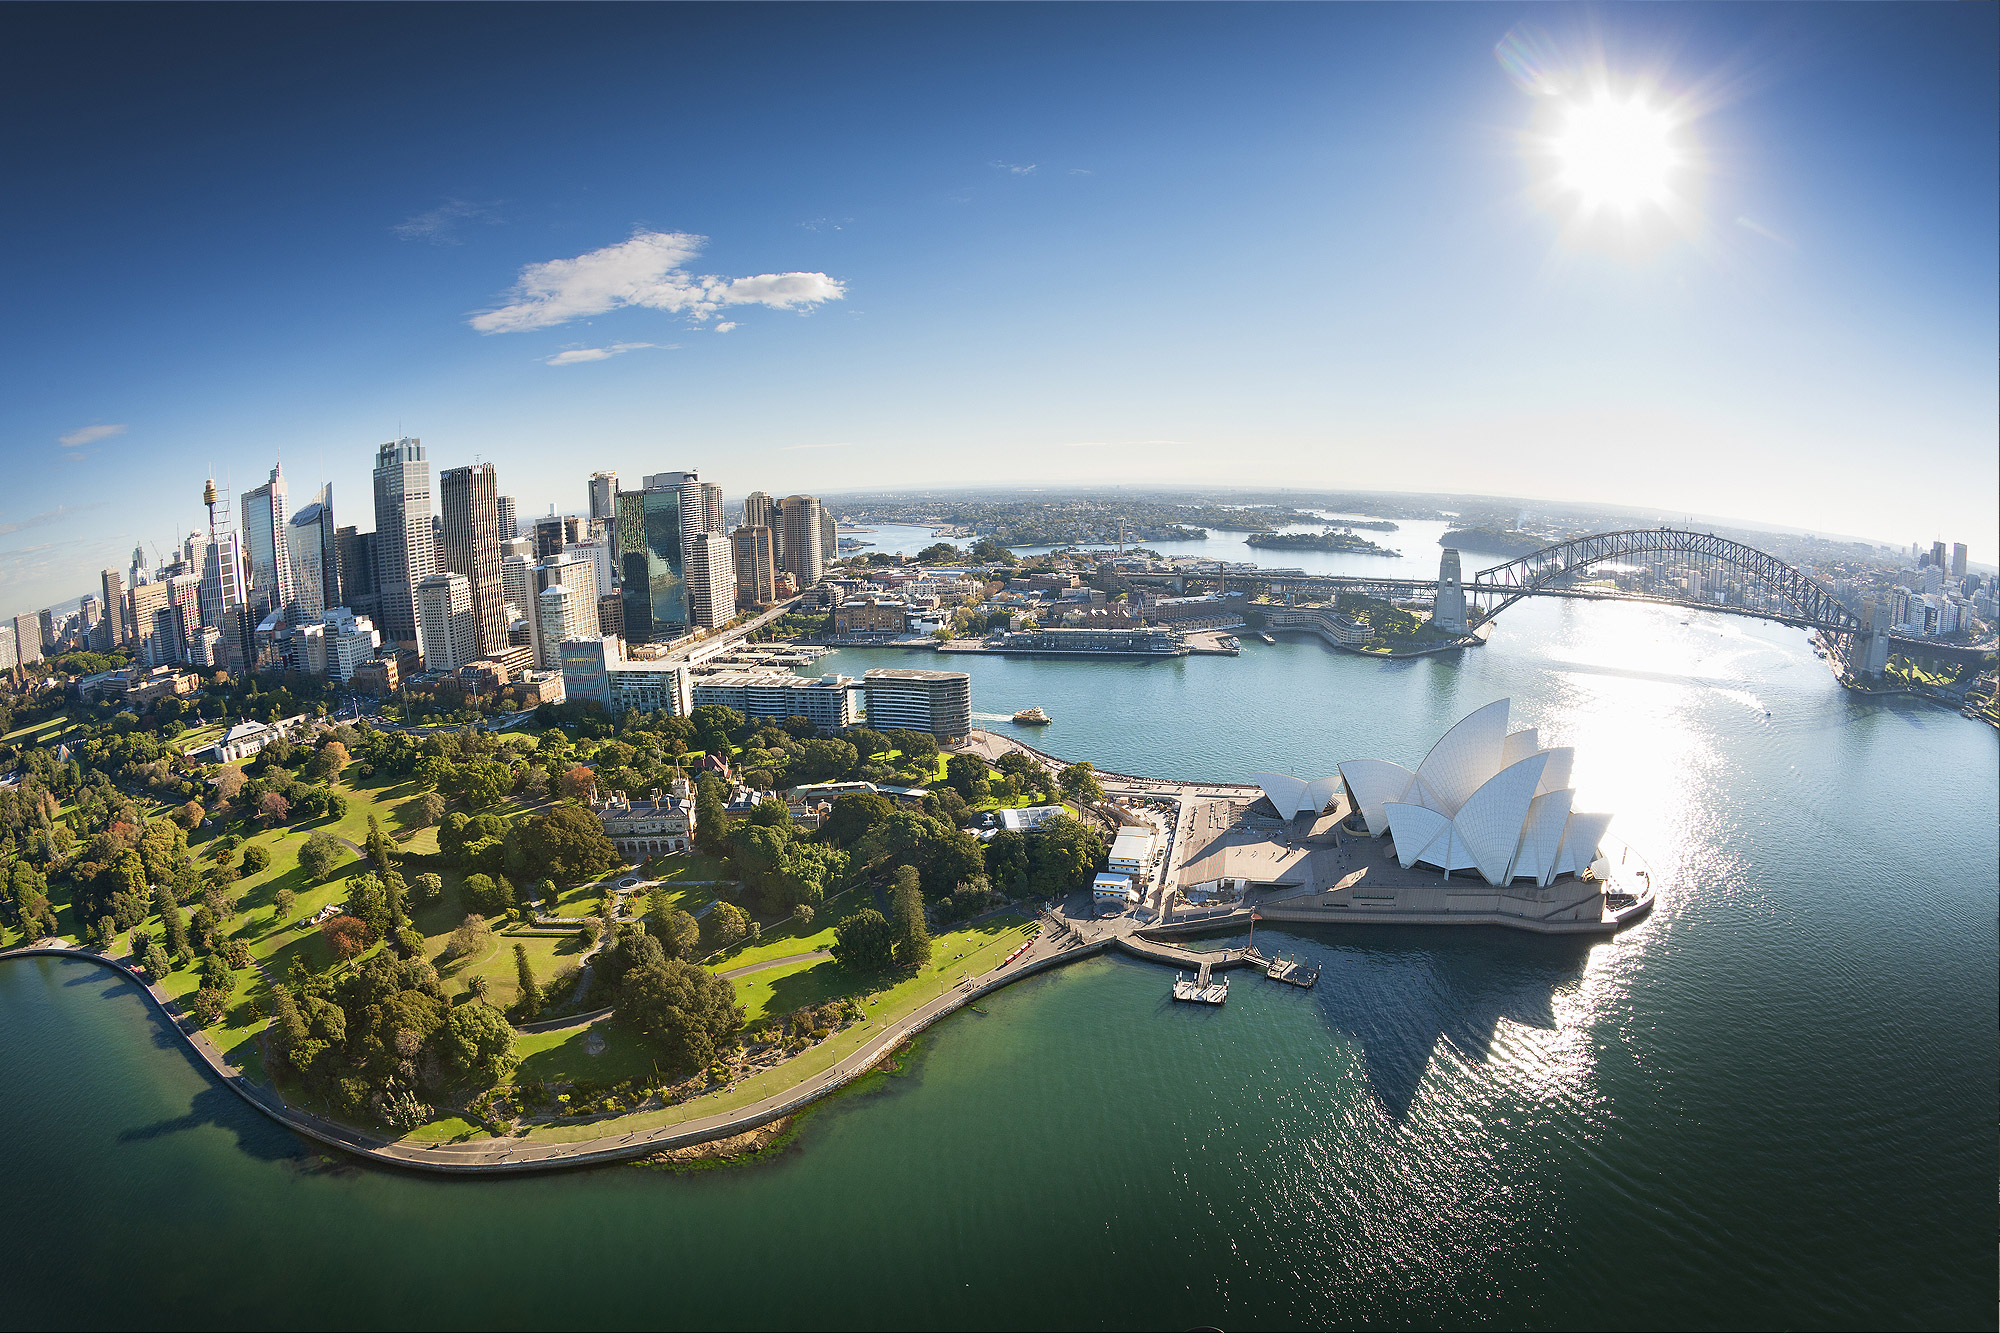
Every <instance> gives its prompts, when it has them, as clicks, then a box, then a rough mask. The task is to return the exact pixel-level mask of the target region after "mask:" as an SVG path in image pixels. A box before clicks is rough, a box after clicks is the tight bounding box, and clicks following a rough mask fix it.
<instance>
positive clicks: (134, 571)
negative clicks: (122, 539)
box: [125, 546, 153, 588]
mask: <svg viewBox="0 0 2000 1333" xmlns="http://www.w3.org/2000/svg"><path fill="white" fill-rule="evenodd" d="M125 573H126V580H125V581H126V582H127V583H130V584H131V585H132V586H133V587H135V588H136V587H138V586H139V585H140V584H142V583H151V582H152V581H153V567H152V566H151V565H149V564H147V563H146V548H145V547H143V546H134V547H133V548H132V567H131V568H130V569H128V570H126V571H125Z"/></svg>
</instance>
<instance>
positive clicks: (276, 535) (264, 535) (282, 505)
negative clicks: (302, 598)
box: [240, 463, 292, 607]
mask: <svg viewBox="0 0 2000 1333" xmlns="http://www.w3.org/2000/svg"><path fill="white" fill-rule="evenodd" d="M289 498H290V497H289V495H288V494H287V491H286V487H285V469H284V464H283V463H280V464H279V465H278V466H276V467H274V468H272V469H271V479H270V480H269V481H267V482H265V483H264V484H263V485H262V486H258V487H256V488H254V489H252V490H247V491H245V492H243V495H242V496H241V500H240V502H241V504H242V506H243V555H244V559H245V561H246V562H247V563H248V564H249V567H250V591H251V594H252V595H253V596H252V599H253V600H254V601H255V602H256V603H257V605H259V606H262V607H273V606H276V607H285V606H290V605H291V602H292V562H291V557H290V556H289V555H288V554H287V552H286V549H285V537H286V535H287V534H286V513H285V511H286V508H287V504H288V501H289Z"/></svg>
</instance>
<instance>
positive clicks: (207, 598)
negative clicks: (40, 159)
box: [196, 477, 256, 675]
mask: <svg viewBox="0 0 2000 1333" xmlns="http://www.w3.org/2000/svg"><path fill="white" fill-rule="evenodd" d="M201 502H202V503H203V504H204V505H206V506H207V507H208V547H207V550H206V552H205V553H204V555H203V558H202V565H201V623H202V625H203V627H204V628H209V629H213V630H215V631H216V633H217V634H219V635H220V636H221V641H220V644H219V647H220V648H221V649H222V655H221V658H220V660H210V661H207V662H201V661H200V657H199V656H197V658H196V661H197V663H199V664H200V665H202V666H216V667H224V668H227V669H228V671H229V673H230V674H231V675H242V674H243V673H244V672H245V671H246V670H247V669H248V668H249V664H250V653H249V648H250V641H251V635H252V634H253V633H254V632H255V630H256V626H255V625H254V624H246V623H245V622H246V621H248V620H249V618H250V608H249V606H248V605H247V599H248V592H249V589H248V587H247V583H248V580H247V579H246V578H245V576H244V571H243V541H242V537H241V535H240V534H239V533H238V532H237V531H236V528H235V525H234V524H232V523H231V522H230V518H229V509H230V506H229V498H228V497H227V496H226V495H224V494H223V493H222V492H221V491H219V490H217V489H216V485H215V478H213V477H210V478H209V479H208V481H207V483H206V484H205V485H203V487H202V491H201ZM218 509H220V510H221V515H220V517H218V516H217V513H216V511H217V510H218ZM211 656H212V655H211Z"/></svg>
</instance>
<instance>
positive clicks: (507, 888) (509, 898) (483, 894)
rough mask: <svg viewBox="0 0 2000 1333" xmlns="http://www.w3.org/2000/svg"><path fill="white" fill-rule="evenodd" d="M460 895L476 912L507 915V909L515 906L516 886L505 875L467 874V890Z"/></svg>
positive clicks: (487, 914) (488, 914)
mask: <svg viewBox="0 0 2000 1333" xmlns="http://www.w3.org/2000/svg"><path fill="white" fill-rule="evenodd" d="M460 897H462V898H463V899H464V900H465V905H466V906H467V907H470V908H471V909H472V910H473V911H475V912H480V913H483V914H484V915H486V916H505V915H506V914H507V909H508V908H510V907H512V906H514V886H513V885H511V884H509V883H508V882H507V877H506V876H505V875H467V876H466V877H465V891H464V893H462V894H461V895H460Z"/></svg>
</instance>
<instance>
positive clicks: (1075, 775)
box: [1059, 759, 1104, 803]
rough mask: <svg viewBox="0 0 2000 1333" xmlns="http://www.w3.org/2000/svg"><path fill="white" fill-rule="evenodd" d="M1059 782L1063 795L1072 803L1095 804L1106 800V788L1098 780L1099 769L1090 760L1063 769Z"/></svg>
mask: <svg viewBox="0 0 2000 1333" xmlns="http://www.w3.org/2000/svg"><path fill="white" fill-rule="evenodd" d="M1059 781H1060V782H1061V783H1062V789H1063V795H1065V796H1067V797H1069V798H1070V799H1071V800H1072V801H1082V802H1086V803H1095V802H1097V801H1101V800H1103V799H1104V787H1103V785H1102V784H1100V783H1099V782H1098V780H1097V769H1096V768H1095V767H1094V766H1092V764H1091V762H1090V761H1089V760H1088V759H1086V760H1084V761H1083V762H1081V763H1076V764H1071V765H1069V766H1068V767H1067V768H1065V769H1063V771H1062V775H1061V777H1060V778H1059Z"/></svg>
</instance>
